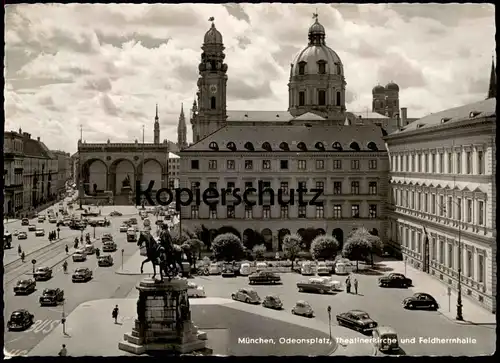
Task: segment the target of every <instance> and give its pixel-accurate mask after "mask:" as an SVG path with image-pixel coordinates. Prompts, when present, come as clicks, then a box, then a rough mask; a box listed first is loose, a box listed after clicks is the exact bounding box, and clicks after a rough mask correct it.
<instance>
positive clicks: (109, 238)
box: [101, 233, 113, 243]
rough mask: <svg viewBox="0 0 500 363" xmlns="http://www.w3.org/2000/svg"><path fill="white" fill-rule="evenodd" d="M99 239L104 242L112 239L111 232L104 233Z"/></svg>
mask: <svg viewBox="0 0 500 363" xmlns="http://www.w3.org/2000/svg"><path fill="white" fill-rule="evenodd" d="M101 241H102V242H103V243H104V242H107V241H113V235H112V234H111V233H104V234H103V235H102V236H101Z"/></svg>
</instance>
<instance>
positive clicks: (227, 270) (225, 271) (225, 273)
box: [221, 266, 236, 277]
mask: <svg viewBox="0 0 500 363" xmlns="http://www.w3.org/2000/svg"><path fill="white" fill-rule="evenodd" d="M221 275H222V277H236V274H235V273H234V270H233V266H223V267H222V273H221Z"/></svg>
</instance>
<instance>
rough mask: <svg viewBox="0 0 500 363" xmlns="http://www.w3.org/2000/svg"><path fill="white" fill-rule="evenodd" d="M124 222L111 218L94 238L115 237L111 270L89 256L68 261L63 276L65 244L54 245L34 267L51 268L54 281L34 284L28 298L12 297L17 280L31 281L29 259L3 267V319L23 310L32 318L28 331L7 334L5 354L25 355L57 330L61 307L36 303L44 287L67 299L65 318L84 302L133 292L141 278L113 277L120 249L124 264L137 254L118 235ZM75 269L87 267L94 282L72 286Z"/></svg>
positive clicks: (120, 208)
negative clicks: (99, 265)
mask: <svg viewBox="0 0 500 363" xmlns="http://www.w3.org/2000/svg"><path fill="white" fill-rule="evenodd" d="M126 208H128V207H126ZM126 208H123V207H119V206H116V207H113V208H112V210H118V211H120V212H121V213H124V214H125V212H126V211H127V210H125V211H124V210H123V209H126ZM129 209H130V208H129ZM125 219H126V217H125V216H123V217H112V218H110V220H111V226H110V227H107V228H102V227H97V228H96V237H99V236H100V235H101V234H102V233H105V232H109V233H112V234H113V235H114V237H115V238H114V239H115V242H116V243H117V245H118V250H117V251H116V252H114V253H112V254H111V255H112V256H113V259H114V263H115V265H114V266H112V267H97V259H96V256H95V254H94V255H91V256H88V258H87V261H86V262H73V261H72V259H71V258H68V263H69V269H68V270H69V273H68V274H64V273H63V271H62V263H63V261H64V259H65V258H66V257H69V256H66V253H65V251H64V245H65V243H64V241H63V242H62V243H57V242H56V243H54V244H53V245H52V246H50V248H46V251H45V250H44V251H43V253H35V256H36V259H37V265H36V266H37V267H41V266H51V267H52V266H53V278H52V279H51V280H49V281H47V282H37V291H36V292H34V293H32V294H31V295H29V296H14V294H13V286H14V284H15V283H16V282H17V280H19V279H21V278H27V277H30V273H31V271H32V265H31V263H29V261H30V259H29V258H27V262H25V263H24V264H22V263H20V262H19V263H18V262H16V263H14V264H11V265H10V266H7V267H6V270H5V278H4V279H5V280H4V291H5V296H4V301H5V311H4V316H5V317H6V322H7V320H8V318H9V317H10V314H11V313H12V312H13V311H14V310H16V309H19V308H25V309H27V310H29V311H30V312H31V313H33V314H34V315H35V324H34V325H33V326H32V327H31V328H29V329H28V330H27V331H25V332H7V331H6V333H5V346H6V349H7V351H9V352H10V353H12V354H15V355H25V354H27V353H28V352H29V351H30V350H31V349H32V348H33V347H34V346H35V345H37V344H38V343H39V342H40V341H41V340H42V339H43V338H44V337H45V336H46V335H47V334H49V333H50V332H51V331H53V330H54V329H56V327H58V326H59V324H60V319H61V315H62V310H63V307H62V305H61V306H58V307H56V308H52V307H40V305H39V303H38V298H39V296H40V294H41V293H42V291H43V289H44V288H46V287H54V288H55V287H58V288H61V289H62V290H64V295H65V298H66V302H65V304H64V311H65V314H66V315H68V314H69V313H71V311H72V310H74V309H75V307H77V306H78V305H80V304H82V303H84V302H86V301H89V300H94V299H104V298H113V297H117V298H123V297H125V296H126V295H127V294H128V293H129V292H130V290H131V289H133V287H134V286H135V284H136V283H137V281H138V279H139V278H140V277H138V276H120V275H117V274H116V273H115V270H116V269H118V268H120V266H121V255H122V253H121V249H122V248H123V249H124V253H123V256H124V260H126V259H128V258H129V257H130V256H132V255H133V254H134V253H135V252H136V251H137V246H136V244H135V243H128V242H126V239H125V234H124V233H119V230H118V228H119V226H120V224H121V222H122V221H123V220H125ZM47 227H48V226H47ZM47 227H46V228H47ZM23 228H26V227H23ZM63 230H69V228H68V227H61V232H62V231H63ZM74 232H76V234H77V235H80V232H79V231H74ZM86 232H89V233H90V234H91V236H92V234H93V229H92V228H87V230H86V231H85V233H86ZM30 233H31V232H30ZM73 238H74V237H73ZM22 242H23V241H22ZM24 242H26V241H24ZM69 242H71V243H69ZM69 242H68V245H69V246H70V247H72V245H73V243H72V238H70V241H69ZM95 246H96V247H99V248H100V249H101V251H102V245H101V243H100V241H97V242H96V243H95ZM15 250H16V252H17V247H16V248H15ZM72 250H73V249H72V248H71V249H70V253H71V252H72ZM76 267H89V268H90V269H91V270H93V271H94V278H93V279H92V281H90V282H87V283H79V284H74V283H72V282H71V273H72V271H73V270H74V268H76ZM107 313H108V312H107ZM109 314H110V312H109ZM109 314H108V315H109ZM71 324H72V322H71V321H70V320H69V319H68V321H67V325H68V326H71ZM58 329H61V327H59V328H58ZM61 331H62V330H61ZM61 334H62V333H61Z"/></svg>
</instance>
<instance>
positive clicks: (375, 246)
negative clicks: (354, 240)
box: [351, 227, 384, 266]
mask: <svg viewBox="0 0 500 363" xmlns="http://www.w3.org/2000/svg"><path fill="white" fill-rule="evenodd" d="M351 236H359V237H358V238H364V239H366V241H367V242H368V243H369V244H370V261H371V264H372V266H373V255H374V254H380V253H381V252H382V250H383V249H384V244H383V242H382V240H381V239H380V237H379V236H375V235H373V234H371V233H370V232H369V231H368V230H367V229H366V228H364V227H360V228H357V229H356V230H354V231H353V233H352V235H351Z"/></svg>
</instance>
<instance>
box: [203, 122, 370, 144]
mask: <svg viewBox="0 0 500 363" xmlns="http://www.w3.org/2000/svg"><path fill="white" fill-rule="evenodd" d="M245 116H246V115H245ZM208 147H209V148H210V149H211V150H214V151H219V145H218V144H217V143H216V142H215V141H211V142H210V144H208ZM226 147H227V148H228V149H229V150H231V151H236V149H237V148H236V144H235V143H234V142H233V141H229V142H228V143H227V144H226ZM243 147H244V149H245V151H255V146H254V144H253V143H251V142H250V141H247V142H245V144H244V145H243ZM296 147H297V150H299V151H309V150H308V147H307V145H306V143H305V142H303V141H300V142H297V143H296ZM261 148H262V150H265V151H269V152H270V151H273V148H272V146H271V144H270V143H269V142H267V141H265V142H263V143H262V145H261ZM279 149H280V150H282V151H291V150H290V145H288V143H287V142H281V143H280V144H279ZM332 149H333V151H344V148H343V147H342V144H341V143H340V142H338V141H335V142H333V143H332ZM349 149H350V150H346V151H351V150H352V151H361V147H360V146H359V144H358V143H357V142H356V141H352V142H351V143H350V144H349ZM366 149H367V151H368V150H369V151H379V150H378V146H377V144H376V143H375V142H373V141H369V142H368V143H367V144H366ZM314 150H315V151H326V146H325V144H324V143H323V142H321V141H318V142H316V143H315V144H314Z"/></svg>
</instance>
